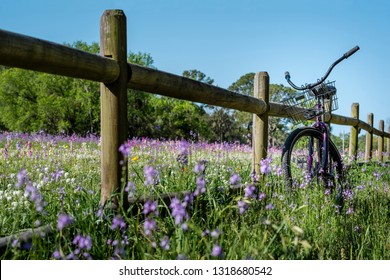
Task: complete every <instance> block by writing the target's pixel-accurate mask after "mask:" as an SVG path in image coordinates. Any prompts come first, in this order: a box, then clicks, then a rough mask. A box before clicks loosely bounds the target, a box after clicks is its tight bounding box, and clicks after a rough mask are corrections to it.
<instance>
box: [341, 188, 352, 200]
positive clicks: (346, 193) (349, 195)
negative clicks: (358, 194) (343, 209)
mask: <svg viewBox="0 0 390 280" xmlns="http://www.w3.org/2000/svg"><path fill="white" fill-rule="evenodd" d="M353 196H354V193H353V191H352V190H351V189H345V190H344V191H343V198H344V199H345V200H352V199H353Z"/></svg>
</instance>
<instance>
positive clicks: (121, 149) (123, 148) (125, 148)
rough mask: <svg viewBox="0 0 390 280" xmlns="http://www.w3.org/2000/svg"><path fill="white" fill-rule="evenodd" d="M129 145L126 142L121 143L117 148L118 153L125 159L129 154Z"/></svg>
mask: <svg viewBox="0 0 390 280" xmlns="http://www.w3.org/2000/svg"><path fill="white" fill-rule="evenodd" d="M131 147H132V146H131V145H130V143H129V142H126V143H123V144H122V145H121V146H120V147H119V152H121V153H122V155H123V156H124V157H125V158H128V157H129V155H130V152H131Z"/></svg>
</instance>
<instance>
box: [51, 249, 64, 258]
mask: <svg viewBox="0 0 390 280" xmlns="http://www.w3.org/2000/svg"><path fill="white" fill-rule="evenodd" d="M53 258H55V259H56V260H59V259H62V256H61V253H60V251H58V250H55V251H54V252H53Z"/></svg>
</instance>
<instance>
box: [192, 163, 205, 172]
mask: <svg viewBox="0 0 390 280" xmlns="http://www.w3.org/2000/svg"><path fill="white" fill-rule="evenodd" d="M205 168H206V161H205V160H202V161H200V162H198V163H197V164H196V165H195V167H194V172H195V173H196V174H200V173H203V172H204V170H205Z"/></svg>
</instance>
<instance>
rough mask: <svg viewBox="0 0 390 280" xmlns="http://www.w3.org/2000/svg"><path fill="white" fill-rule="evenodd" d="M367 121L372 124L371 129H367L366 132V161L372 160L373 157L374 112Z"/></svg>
mask: <svg viewBox="0 0 390 280" xmlns="http://www.w3.org/2000/svg"><path fill="white" fill-rule="evenodd" d="M367 123H368V125H369V126H370V131H367V133H366V154H365V157H364V159H365V161H370V160H371V159H372V140H373V135H372V130H373V128H374V114H373V113H370V114H368V117H367Z"/></svg>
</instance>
